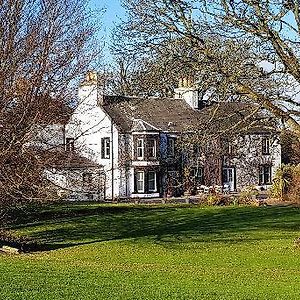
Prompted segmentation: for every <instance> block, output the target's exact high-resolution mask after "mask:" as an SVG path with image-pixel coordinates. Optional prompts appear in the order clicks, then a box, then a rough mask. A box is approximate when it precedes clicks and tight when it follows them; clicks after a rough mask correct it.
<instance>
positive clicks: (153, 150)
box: [147, 139, 156, 158]
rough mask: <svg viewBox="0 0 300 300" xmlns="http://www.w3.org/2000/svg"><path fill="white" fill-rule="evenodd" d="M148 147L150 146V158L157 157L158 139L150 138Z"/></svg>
mask: <svg viewBox="0 0 300 300" xmlns="http://www.w3.org/2000/svg"><path fill="white" fill-rule="evenodd" d="M147 148H148V156H149V158H155V157H156V140H155V139H149V140H148V143H147Z"/></svg>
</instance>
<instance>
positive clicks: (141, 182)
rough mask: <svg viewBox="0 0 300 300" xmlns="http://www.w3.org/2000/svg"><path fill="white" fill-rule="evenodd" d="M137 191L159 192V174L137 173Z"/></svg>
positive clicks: (151, 172)
mask: <svg viewBox="0 0 300 300" xmlns="http://www.w3.org/2000/svg"><path fill="white" fill-rule="evenodd" d="M135 190H136V192H137V193H154V192H157V173H156V171H153V170H151V171H148V170H143V171H140V170H139V171H136V172H135Z"/></svg>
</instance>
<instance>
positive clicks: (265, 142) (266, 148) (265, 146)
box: [262, 137, 270, 155]
mask: <svg viewBox="0 0 300 300" xmlns="http://www.w3.org/2000/svg"><path fill="white" fill-rule="evenodd" d="M262 154H263V155H269V154H270V138H269V137H263V138H262Z"/></svg>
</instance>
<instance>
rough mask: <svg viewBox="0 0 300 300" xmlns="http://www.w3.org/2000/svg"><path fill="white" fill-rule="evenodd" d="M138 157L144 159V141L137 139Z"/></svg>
mask: <svg viewBox="0 0 300 300" xmlns="http://www.w3.org/2000/svg"><path fill="white" fill-rule="evenodd" d="M136 156H137V158H138V159H144V139H137V147H136Z"/></svg>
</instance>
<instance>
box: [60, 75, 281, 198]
mask: <svg viewBox="0 0 300 300" xmlns="http://www.w3.org/2000/svg"><path fill="white" fill-rule="evenodd" d="M79 99H80V103H79V105H78V107H77V109H76V110H75V112H74V113H73V115H72V117H71V119H70V122H69V123H68V124H67V126H66V135H65V139H66V141H69V142H70V141H71V142H72V147H71V148H72V151H74V152H76V153H78V154H79V155H80V156H83V157H85V158H87V159H89V160H90V161H93V162H94V163H96V164H98V165H101V166H103V172H104V173H105V178H106V180H105V197H106V198H108V199H112V198H135V197H139V198H153V197H163V196H177V195H178V196H179V195H181V194H182V193H183V192H184V191H187V190H189V191H190V192H196V190H197V188H199V187H200V186H202V185H207V186H210V185H219V186H223V187H225V188H226V189H228V190H229V191H239V190H241V189H243V188H244V187H246V186H248V185H255V186H257V187H259V188H267V187H268V186H269V185H270V184H271V182H272V178H273V176H274V172H275V170H276V169H277V167H278V166H279V165H280V157H281V153H280V144H279V142H278V134H277V132H276V124H275V125H274V126H273V119H272V117H271V116H268V115H267V114H266V113H265V112H263V111H261V110H260V109H259V108H258V107H257V108H256V107H253V106H251V105H249V104H247V103H235V102H223V103H215V104H212V105H210V106H206V105H204V103H201V99H200V98H199V95H198V91H197V90H196V89H193V88H191V87H180V88H179V89H177V90H175V97H174V98H159V97H157V98H155V97H152V98H151V97H148V98H137V97H121V96H107V95H103V92H102V91H101V88H99V86H98V85H97V81H96V80H92V81H91V80H86V81H85V82H84V83H83V84H82V85H81V86H80V89H79Z"/></svg>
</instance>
